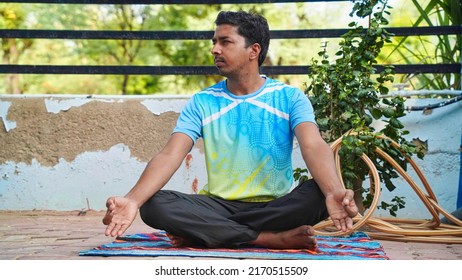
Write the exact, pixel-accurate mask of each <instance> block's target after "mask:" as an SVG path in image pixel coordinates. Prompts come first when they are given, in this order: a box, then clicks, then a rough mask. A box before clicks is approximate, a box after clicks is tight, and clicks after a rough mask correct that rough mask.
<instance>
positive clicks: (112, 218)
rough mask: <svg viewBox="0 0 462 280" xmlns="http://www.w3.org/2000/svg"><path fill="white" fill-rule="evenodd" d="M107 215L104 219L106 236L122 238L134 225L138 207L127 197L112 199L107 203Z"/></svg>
mask: <svg viewBox="0 0 462 280" xmlns="http://www.w3.org/2000/svg"><path fill="white" fill-rule="evenodd" d="M106 207H107V211H106V215H105V216H104V218H103V224H105V225H106V226H107V227H106V231H105V234H106V236H112V237H116V236H121V235H122V234H123V233H124V232H125V231H126V230H127V229H128V228H129V227H130V226H131V224H132V223H133V221H134V220H135V218H136V214H137V213H138V205H137V203H136V202H134V201H133V200H131V199H129V198H126V197H110V198H108V200H107V201H106Z"/></svg>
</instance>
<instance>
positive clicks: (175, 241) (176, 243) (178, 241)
mask: <svg viewBox="0 0 462 280" xmlns="http://www.w3.org/2000/svg"><path fill="white" fill-rule="evenodd" d="M167 236H168V238H170V241H171V242H172V245H173V247H190V246H191V245H192V243H191V242H190V241H189V240H187V239H186V238H183V237H179V236H175V235H172V234H170V233H168V232H167Z"/></svg>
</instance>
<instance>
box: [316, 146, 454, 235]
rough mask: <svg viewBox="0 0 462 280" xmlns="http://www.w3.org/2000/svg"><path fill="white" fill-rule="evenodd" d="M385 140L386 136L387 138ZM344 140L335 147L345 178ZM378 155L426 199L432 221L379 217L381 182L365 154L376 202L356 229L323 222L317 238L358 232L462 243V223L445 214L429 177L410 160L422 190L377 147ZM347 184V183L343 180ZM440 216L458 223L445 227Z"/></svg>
mask: <svg viewBox="0 0 462 280" xmlns="http://www.w3.org/2000/svg"><path fill="white" fill-rule="evenodd" d="M383 138H385V137H383ZM388 140H389V141H390V143H391V144H392V145H393V146H395V147H398V148H399V144H398V143H396V142H394V141H392V140H391V139H388ZM341 143H342V138H339V139H337V140H336V141H335V142H333V143H332V144H331V148H332V150H333V152H334V156H335V161H336V166H337V172H338V174H339V175H340V178H341V168H340V160H341V159H340V156H339V150H340V148H341ZM375 152H376V153H377V154H378V155H379V156H380V157H382V158H383V159H384V160H386V161H387V162H388V163H390V164H391V165H392V166H393V168H394V169H395V170H396V171H397V172H398V173H399V174H400V175H401V176H402V177H403V178H404V179H405V180H406V182H407V183H408V185H409V186H410V187H411V188H412V189H413V190H414V192H415V193H416V194H417V196H418V197H419V198H420V200H422V202H423V204H424V206H425V208H426V209H427V210H428V211H429V213H430V215H431V219H407V218H384V217H375V216H374V215H373V214H374V210H375V209H377V205H378V203H379V202H380V196H381V182H380V177H379V174H378V171H377V169H376V167H375V165H374V163H373V162H372V161H371V159H370V158H369V157H368V156H367V155H366V154H363V155H362V156H361V159H362V160H363V161H364V162H365V163H366V165H367V166H368V168H369V169H370V176H369V177H370V192H371V195H372V196H373V200H372V203H371V206H370V208H369V209H368V210H367V211H365V214H363V215H361V214H358V215H357V216H356V217H355V218H354V219H353V221H354V224H353V228H352V229H351V230H349V231H347V232H341V231H338V230H336V229H335V228H334V227H333V222H332V221H330V220H325V221H322V222H320V223H318V224H316V225H315V226H314V229H315V231H316V234H317V235H327V236H335V235H348V234H351V233H352V232H354V231H358V230H361V231H364V232H366V233H367V234H368V235H369V236H370V237H372V238H375V239H382V240H394V241H414V242H431V243H457V244H462V221H461V220H459V219H458V218H456V217H455V216H453V215H452V214H450V213H448V212H447V211H445V210H444V209H443V208H442V207H441V206H440V205H439V204H438V200H437V198H436V196H435V194H434V192H433V191H432V189H431V187H430V185H429V184H428V182H427V180H426V179H425V176H424V175H423V173H422V172H421V170H420V169H419V167H418V166H417V164H416V163H415V162H414V161H413V160H412V159H411V158H410V157H407V158H406V160H407V162H408V163H409V164H410V166H412V168H413V169H414V171H415V172H416V174H417V176H418V177H419V180H420V184H421V187H420V186H419V184H417V183H416V182H415V181H414V180H413V179H412V178H411V177H410V176H409V174H408V173H407V172H406V171H405V170H404V169H403V168H402V167H401V166H400V165H399V164H398V163H397V162H396V161H395V160H394V159H393V158H392V157H391V156H389V155H388V154H387V153H386V152H384V151H383V150H381V149H379V148H377V149H376V150H375ZM342 184H343V181H342ZM440 215H441V216H444V217H445V218H446V219H447V220H449V221H451V222H452V223H454V224H453V225H449V224H444V223H442V222H441V219H440Z"/></svg>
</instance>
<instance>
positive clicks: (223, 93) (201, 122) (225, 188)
mask: <svg viewBox="0 0 462 280" xmlns="http://www.w3.org/2000/svg"><path fill="white" fill-rule="evenodd" d="M265 78H266V81H265V84H264V85H263V86H262V87H261V88H260V89H259V90H258V91H257V92H254V93H252V94H249V95H245V96H236V95H234V94H232V93H231V92H230V91H229V90H228V89H227V87H226V80H225V81H222V82H219V83H218V84H216V85H214V86H212V87H209V88H207V89H205V90H203V91H201V92H198V93H196V94H195V95H194V96H193V97H192V98H191V99H190V100H189V102H188V103H187V104H186V106H185V107H184V109H183V111H182V112H181V114H180V117H179V119H178V122H177V125H176V128H175V129H174V131H173V133H178V132H181V133H184V134H186V135H188V136H189V137H191V139H192V140H193V141H194V142H195V141H196V140H197V139H198V138H199V137H202V138H203V140H204V148H205V160H206V166H207V176H208V183H207V185H206V186H204V188H203V189H202V190H201V193H203V194H206V195H210V196H214V197H219V198H223V199H227V200H241V201H269V200H272V199H275V198H277V197H280V196H282V195H285V194H287V193H288V192H289V191H290V188H291V187H292V182H293V175H292V174H293V173H292V172H293V171H292V148H293V139H294V129H295V127H296V126H297V125H298V124H300V123H301V122H313V123H315V118H314V114H313V107H312V105H311V103H310V101H309V100H308V98H307V97H306V96H305V95H304V94H303V92H302V91H301V90H299V89H297V88H295V87H292V86H288V85H286V84H284V83H281V82H279V81H276V80H273V79H270V78H267V77H265Z"/></svg>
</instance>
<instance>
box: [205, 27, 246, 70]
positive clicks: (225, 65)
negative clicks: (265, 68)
mask: <svg viewBox="0 0 462 280" xmlns="http://www.w3.org/2000/svg"><path fill="white" fill-rule="evenodd" d="M212 43H213V48H212V50H211V52H212V55H213V57H214V62H215V65H216V67H217V68H218V71H219V72H220V74H221V75H223V76H225V77H227V76H229V75H232V74H234V73H238V71H241V70H243V69H245V68H244V67H246V65H247V64H249V63H250V53H251V51H252V48H251V47H247V48H246V44H245V38H244V37H242V36H241V35H239V34H238V33H237V27H235V26H233V25H228V24H223V25H218V26H217V28H216V29H215V34H214V36H213V39H212Z"/></svg>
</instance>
